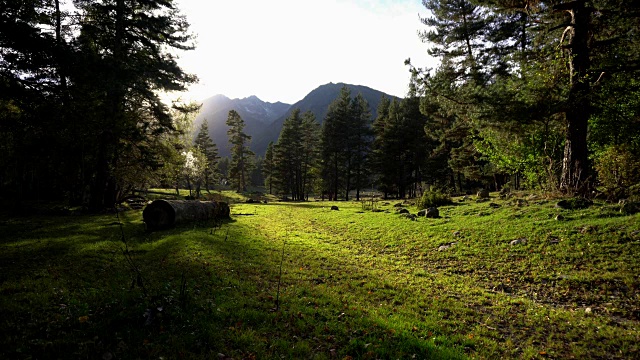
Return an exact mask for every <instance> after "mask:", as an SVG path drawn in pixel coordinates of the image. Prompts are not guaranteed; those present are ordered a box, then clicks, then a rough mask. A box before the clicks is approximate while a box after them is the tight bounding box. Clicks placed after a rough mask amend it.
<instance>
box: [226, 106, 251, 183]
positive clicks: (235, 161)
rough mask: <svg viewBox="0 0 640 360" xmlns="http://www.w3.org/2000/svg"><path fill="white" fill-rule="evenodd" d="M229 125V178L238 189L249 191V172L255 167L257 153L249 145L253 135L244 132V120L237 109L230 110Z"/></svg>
mask: <svg viewBox="0 0 640 360" xmlns="http://www.w3.org/2000/svg"><path fill="white" fill-rule="evenodd" d="M227 126H229V130H227V135H229V142H230V143H231V164H230V167H229V178H230V180H231V183H232V184H233V186H234V187H235V188H236V191H238V192H243V191H247V185H248V181H249V173H250V171H251V169H252V167H253V166H252V165H253V164H252V162H251V160H252V159H253V156H254V155H255V154H254V153H253V151H251V150H249V148H248V146H247V143H248V142H249V141H250V140H251V136H249V135H247V134H245V133H244V131H243V129H244V120H242V118H241V117H240V114H238V113H237V112H236V111H235V110H230V111H229V116H228V118H227Z"/></svg>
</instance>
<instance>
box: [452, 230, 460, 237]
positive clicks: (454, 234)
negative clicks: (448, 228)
mask: <svg viewBox="0 0 640 360" xmlns="http://www.w3.org/2000/svg"><path fill="white" fill-rule="evenodd" d="M459 236H462V233H461V232H460V231H459V230H456V231H454V232H453V237H459Z"/></svg>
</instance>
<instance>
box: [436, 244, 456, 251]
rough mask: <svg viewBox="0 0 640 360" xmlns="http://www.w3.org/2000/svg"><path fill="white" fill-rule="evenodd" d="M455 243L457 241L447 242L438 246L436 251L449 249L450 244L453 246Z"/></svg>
mask: <svg viewBox="0 0 640 360" xmlns="http://www.w3.org/2000/svg"><path fill="white" fill-rule="evenodd" d="M455 244H457V242H451V243H448V244H443V245H440V246H439V247H438V251H445V250H449V249H450V248H451V247H452V246H454V245H455Z"/></svg>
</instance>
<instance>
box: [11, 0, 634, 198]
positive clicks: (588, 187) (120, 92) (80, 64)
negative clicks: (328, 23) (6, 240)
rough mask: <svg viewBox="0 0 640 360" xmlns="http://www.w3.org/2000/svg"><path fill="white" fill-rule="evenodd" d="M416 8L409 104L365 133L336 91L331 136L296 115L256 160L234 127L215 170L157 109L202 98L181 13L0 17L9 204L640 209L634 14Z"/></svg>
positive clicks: (571, 5) (47, 12)
mask: <svg viewBox="0 0 640 360" xmlns="http://www.w3.org/2000/svg"><path fill="white" fill-rule="evenodd" d="M423 4H424V6H425V9H426V10H428V11H427V12H426V14H428V15H427V16H425V17H424V18H422V19H421V20H422V23H423V29H424V30H421V32H420V33H419V36H420V37H421V38H422V40H423V41H424V43H425V51H427V52H428V53H429V54H430V55H431V56H434V57H436V58H438V59H439V60H440V65H439V66H438V67H437V68H434V69H421V68H415V67H413V66H412V65H411V61H410V59H407V61H406V64H407V69H408V71H410V72H411V74H412V77H411V82H410V84H409V89H410V90H409V92H408V93H407V95H406V97H405V98H404V99H401V100H393V101H390V100H389V99H383V101H382V103H381V105H380V108H379V109H377V114H378V116H377V118H376V119H372V118H371V116H370V115H369V114H370V109H369V107H368V104H366V101H364V99H362V98H361V97H358V94H351V93H350V91H349V89H343V93H341V94H340V96H339V98H337V99H336V100H335V101H334V103H333V104H332V105H331V106H330V109H329V110H328V114H327V116H326V118H325V119H311V118H310V114H306V115H305V114H297V113H295V114H292V116H291V118H289V119H287V122H286V126H285V129H283V131H282V132H281V135H280V140H279V141H278V142H277V143H276V144H273V145H271V146H270V149H269V151H268V152H267V154H264V155H265V156H264V157H262V156H260V157H259V158H256V157H255V156H254V154H250V153H243V151H244V150H245V149H246V150H248V146H247V143H248V142H249V141H250V136H247V135H246V134H244V133H243V132H242V128H241V127H240V128H238V126H239V121H241V119H237V118H234V120H233V122H234V124H236V125H233V126H231V125H230V126H231V127H232V128H235V129H237V130H238V131H236V132H235V133H234V135H231V134H230V137H229V141H230V143H233V146H234V148H235V149H236V150H235V153H234V156H233V159H219V158H218V156H217V150H216V144H213V143H212V142H211V141H210V139H207V138H206V136H205V135H206V134H207V132H206V131H207V129H206V128H205V129H199V130H200V131H199V132H198V136H197V137H195V136H194V129H192V125H191V122H192V119H193V116H194V114H195V112H197V109H198V106H197V104H178V103H174V104H170V105H168V104H165V103H164V102H163V101H161V99H160V94H161V92H162V91H180V90H184V89H185V88H186V86H187V85H189V84H190V83H193V82H195V81H197V78H196V76H195V75H192V74H186V73H184V72H183V71H182V70H181V68H180V67H179V66H178V64H177V62H176V59H175V58H174V56H173V55H172V53H171V52H170V51H169V49H172V48H173V49H182V50H188V49H191V48H192V47H193V46H194V45H193V42H192V39H191V38H190V35H189V33H188V23H187V20H186V19H185V18H184V17H182V16H181V15H180V13H179V11H178V9H176V8H175V5H174V4H173V3H172V2H166V1H136V2H127V1H124V0H122V1H76V2H74V5H75V6H76V9H80V11H79V12H77V11H76V12H74V13H73V14H72V13H70V12H69V11H65V9H64V8H62V7H61V5H60V2H59V1H27V2H24V1H4V2H3V9H4V10H3V12H2V19H3V20H2V25H1V26H2V34H3V36H2V40H1V41H2V43H1V44H0V46H1V48H2V58H1V61H2V87H3V91H2V94H3V96H2V98H1V99H0V105H1V106H2V112H1V115H0V116H2V122H1V125H0V132H1V133H2V135H3V138H4V139H5V141H4V142H3V144H2V145H1V146H2V152H3V154H4V156H3V157H2V160H0V161H2V164H0V165H1V166H0V168H2V169H3V170H2V171H1V174H0V186H1V187H2V191H1V193H2V194H3V198H9V199H10V200H12V201H13V202H15V203H22V202H24V201H27V202H28V201H32V200H38V201H39V200H55V201H65V202H67V203H68V204H69V205H74V206H78V205H82V206H85V207H87V208H90V209H93V210H99V209H104V208H112V207H113V206H114V204H115V203H117V202H118V201H119V200H121V199H122V198H123V197H125V196H126V195H128V194H129V193H130V192H131V191H132V190H133V189H139V188H147V187H175V186H178V185H179V186H189V187H191V185H192V183H193V185H194V187H198V188H200V187H204V188H207V189H210V188H211V186H212V185H213V184H219V183H220V181H221V179H225V180H227V181H228V182H231V183H232V184H233V185H234V187H236V188H237V189H239V190H245V189H246V186H247V184H250V183H251V180H252V179H253V182H254V183H253V184H252V185H254V186H266V187H267V188H268V189H269V192H270V193H276V194H279V195H281V196H282V197H283V198H290V199H292V200H302V199H307V198H308V196H309V194H310V193H313V194H316V195H326V197H327V198H328V199H338V198H340V199H345V200H347V199H349V196H350V195H349V194H350V193H351V192H354V191H355V196H356V198H359V193H360V191H361V189H363V188H369V189H372V188H373V189H377V190H379V191H380V192H382V193H383V194H384V196H385V197H397V198H404V197H413V196H416V195H419V194H422V193H423V191H424V190H425V189H426V190H429V189H438V190H440V191H443V192H447V193H452V194H463V193H471V192H473V191H475V190H477V189H480V188H488V189H491V190H496V191H497V190H500V189H501V188H503V187H509V188H513V189H541V190H544V191H551V192H554V191H558V192H561V193H564V194H568V195H580V196H589V197H592V196H598V195H599V196H602V197H604V198H608V199H611V200H613V199H620V198H627V197H629V196H632V195H636V194H637V192H638V186H637V185H638V183H639V182H640V167H639V166H640V165H638V162H637V161H636V160H635V159H638V158H639V155H640V140H639V139H638V134H639V133H640V120H639V119H640V115H639V111H638V108H639V106H640V105H639V102H638V98H639V96H638V95H639V91H640V90H639V89H640V88H639V84H638V81H637V79H638V76H637V74H638V71H639V70H638V69H639V65H640V60H639V59H638V53H639V52H638V46H639V44H638V36H637V29H638V25H639V17H638V11H639V9H638V5H637V4H632V3H629V2H628V1H621V0H620V1H615V0H610V1H609V0H607V1H573V2H562V1H457V0H451V1H424V2H423ZM67 8H68V7H67ZM418 25H419V24H417V27H418ZM96 79H104V81H95V80H96ZM235 116H236V117H239V115H237V114H236V115H235ZM231 117H232V115H231V114H230V121H231ZM318 123H322V125H321V126H320V125H318ZM228 124H229V123H228ZM204 126H206V124H204ZM203 130H204V131H203ZM194 140H195V141H194ZM238 151H239V152H240V153H238ZM259 155H262V154H259ZM219 161H220V162H221V164H220V167H219V166H218V162H219ZM189 164H191V165H189ZM196 164H197V166H195V165H196ZM194 166H195V167H197V168H198V171H196V172H194V169H195V167H194ZM252 170H253V171H252ZM236 175H238V176H236ZM323 197H324V196H323Z"/></svg>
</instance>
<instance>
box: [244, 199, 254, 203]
mask: <svg viewBox="0 0 640 360" xmlns="http://www.w3.org/2000/svg"><path fill="white" fill-rule="evenodd" d="M255 202H256V201H255V200H253V199H247V201H245V203H247V204H253V203H255Z"/></svg>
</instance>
